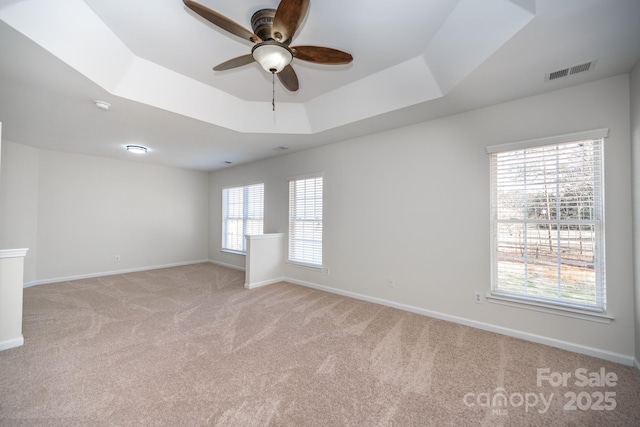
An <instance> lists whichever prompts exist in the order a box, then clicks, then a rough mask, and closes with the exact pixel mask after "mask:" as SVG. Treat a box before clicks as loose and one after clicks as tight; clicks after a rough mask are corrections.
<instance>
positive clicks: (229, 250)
mask: <svg viewBox="0 0 640 427" xmlns="http://www.w3.org/2000/svg"><path fill="white" fill-rule="evenodd" d="M220 252H226V253H228V254H234V255H243V256H246V255H247V253H246V252H240V251H234V250H231V249H220Z"/></svg>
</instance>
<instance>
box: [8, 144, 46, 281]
mask: <svg viewBox="0 0 640 427" xmlns="http://www.w3.org/2000/svg"><path fill="white" fill-rule="evenodd" d="M39 157H40V156H39V150H38V149H36V148H32V147H28V146H26V145H21V144H14V143H12V142H9V141H2V168H1V171H2V174H1V175H0V249H13V248H29V252H27V256H26V257H25V259H24V280H25V282H31V281H33V280H35V279H36V257H37V254H38V245H37V240H38V237H37V224H38V175H39V174H38V165H39Z"/></svg>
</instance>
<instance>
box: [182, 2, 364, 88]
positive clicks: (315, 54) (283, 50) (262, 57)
mask: <svg viewBox="0 0 640 427" xmlns="http://www.w3.org/2000/svg"><path fill="white" fill-rule="evenodd" d="M183 1H184V4H185V5H186V6H187V7H188V8H189V9H191V10H193V11H194V12H195V13H197V14H198V15H200V16H202V17H203V18H204V19H206V20H207V21H209V22H211V23H212V24H214V25H217V26H218V27H220V28H222V29H223V30H226V31H228V32H230V33H231V34H233V35H236V36H238V37H240V38H242V39H244V40H248V41H250V42H251V43H253V44H254V45H253V48H252V49H251V53H250V54H247V55H242V56H238V57H236V58H232V59H230V60H228V61H225V62H223V63H222V64H219V65H216V66H215V67H214V68H213V70H214V71H223V70H229V69H232V68H236V67H241V66H243V65H247V64H251V63H252V62H254V61H256V62H258V63H259V64H260V65H261V66H262V68H264V69H265V70H266V71H268V72H270V73H272V75H276V74H277V75H278V79H279V80H280V82H281V83H282V85H283V86H284V87H285V88H286V89H288V90H289V91H291V92H295V91H297V90H298V88H299V84H298V76H297V75H296V72H295V71H294V70H293V67H292V66H291V61H292V60H293V59H294V58H296V59H300V60H302V61H309V62H315V63H318V64H331V65H338V64H348V63H350V62H351V61H352V60H353V57H352V56H351V55H350V54H348V53H347V52H343V51H341V50H337V49H332V48H329V47H322V46H289V45H290V43H291V39H292V38H293V36H294V34H295V32H296V30H297V29H298V27H299V26H300V23H301V22H302V20H303V19H304V17H305V15H306V14H307V10H308V8H309V0H282V1H281V2H280V4H279V5H278V9H277V10H276V9H261V10H258V11H257V12H256V13H254V14H253V16H252V17H251V28H252V29H253V32H251V31H249V30H248V29H246V28H244V27H243V26H242V25H240V24H238V23H236V22H234V21H232V20H231V19H229V18H227V17H226V16H224V15H221V14H220V13H218V12H216V11H215V10H212V9H210V8H208V7H207V6H205V5H203V4H200V3H198V2H195V1H192V0H183Z"/></svg>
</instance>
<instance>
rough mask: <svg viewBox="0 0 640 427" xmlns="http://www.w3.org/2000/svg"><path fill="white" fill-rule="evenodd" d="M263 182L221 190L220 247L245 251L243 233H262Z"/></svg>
mask: <svg viewBox="0 0 640 427" xmlns="http://www.w3.org/2000/svg"><path fill="white" fill-rule="evenodd" d="M263 226H264V184H254V185H248V186H244V187H233V188H225V189H223V190H222V249H224V250H229V251H234V252H242V253H244V252H245V251H246V242H245V238H244V236H245V235H251V234H262V233H263Z"/></svg>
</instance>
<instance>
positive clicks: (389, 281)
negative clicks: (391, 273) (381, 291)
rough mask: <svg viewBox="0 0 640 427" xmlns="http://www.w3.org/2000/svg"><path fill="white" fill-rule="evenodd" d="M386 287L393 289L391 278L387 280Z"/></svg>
mask: <svg viewBox="0 0 640 427" xmlns="http://www.w3.org/2000/svg"><path fill="white" fill-rule="evenodd" d="M387 286H388V287H390V288H393V287H395V284H394V283H393V279H392V278H391V277H389V278H388V279H387Z"/></svg>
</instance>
